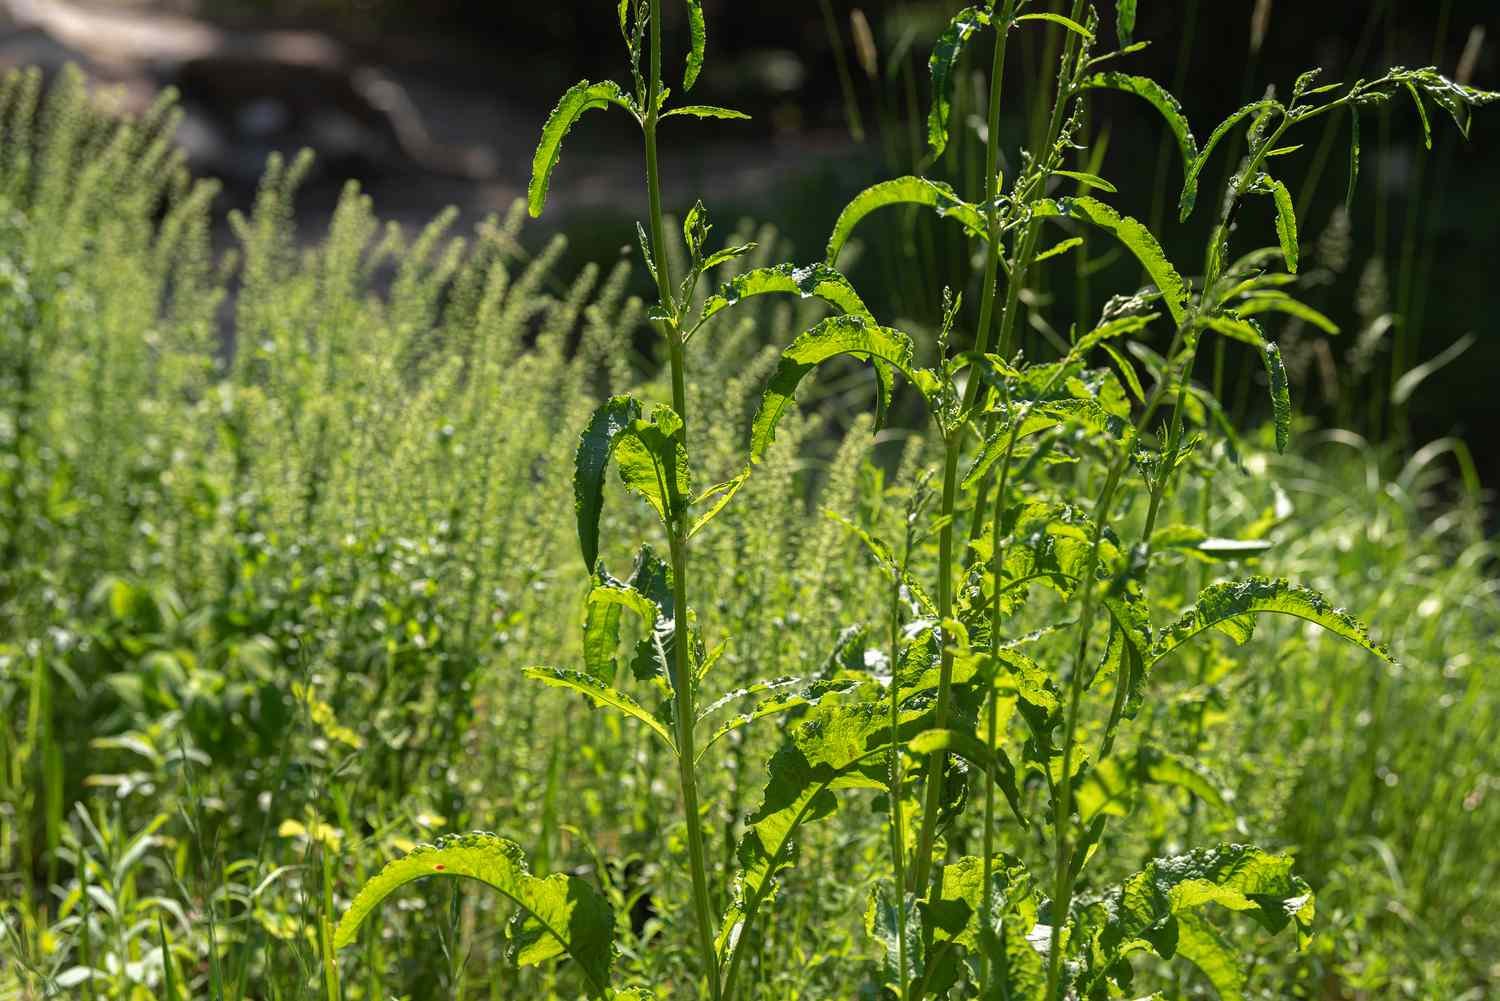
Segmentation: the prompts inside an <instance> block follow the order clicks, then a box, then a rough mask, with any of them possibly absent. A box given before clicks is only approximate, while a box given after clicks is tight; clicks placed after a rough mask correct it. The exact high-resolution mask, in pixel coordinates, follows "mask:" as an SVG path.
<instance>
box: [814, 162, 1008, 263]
mask: <svg viewBox="0 0 1500 1001" xmlns="http://www.w3.org/2000/svg"><path fill="white" fill-rule="evenodd" d="M890 205H926V206H928V207H929V208H932V209H935V210H937V214H938V216H939V217H941V218H944V219H947V218H952V219H955V220H957V221H958V222H960V223H962V224H963V226H964V228H965V229H967V230H968V231H969V233H970V234H971V235H973V236H977V237H980V238H981V239H982V238H983V237H984V234H985V229H986V222H985V218H984V214H983V213H982V212H980V211H979V208H978V207H977V206H974V205H970V204H969V203H968V202H965V201H964V200H963V199H961V198H959V197H958V195H957V194H956V193H955V192H954V190H953V189H952V188H951V187H949V186H948V185H947V184H944V183H943V182H942V181H929V180H928V179H927V178H925V177H897V178H894V179H892V180H889V181H881V182H880V183H879V184H875V185H872V186H870V187H868V188H866V189H865V190H863V191H861V192H860V193H859V194H857V195H855V196H854V198H853V199H851V200H850V202H849V204H847V205H845V206H844V210H843V211H842V212H840V213H839V217H838V219H837V221H835V222H834V224H833V233H832V235H831V236H829V238H828V252H827V254H826V255H825V258H824V259H825V260H826V261H827V262H828V264H829V266H830V267H831V266H833V265H834V264H837V263H838V258H839V252H840V251H841V250H843V249H844V244H845V243H847V242H849V235H850V234H851V233H853V232H854V227H855V226H858V225H859V223H860V221H861V220H862V219H864V217H865V216H867V215H869V214H870V213H871V212H874V211H875V210H876V209H881V208H885V207H887V206H890Z"/></svg>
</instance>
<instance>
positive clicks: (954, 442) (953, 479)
mask: <svg viewBox="0 0 1500 1001" xmlns="http://www.w3.org/2000/svg"><path fill="white" fill-rule="evenodd" d="M1014 8H1015V3H1014V0H1007V2H1006V4H1005V9H1004V12H1003V13H1002V14H1001V15H1000V16H999V18H997V19H996V21H995V32H996V37H995V54H994V59H993V62H992V64H991V66H990V106H989V134H988V135H987V136H986V137H985V145H986V148H985V174H984V198H985V211H986V213H987V223H988V230H989V234H988V236H989V241H988V245H987V247H986V253H985V261H984V292H983V297H982V298H981V300H980V305H979V329H978V332H977V334H976V337H975V350H976V351H977V352H978V353H979V354H983V353H984V352H986V351H988V350H989V346H990V327H991V326H992V322H993V317H994V309H995V285H996V281H997V279H998V278H999V269H1000V236H999V229H1000V224H999V214H1000V213H999V207H998V206H997V205H996V204H995V197H996V195H997V194H998V191H997V189H998V187H999V178H998V176H997V171H998V169H999V162H1000V97H1001V94H1002V90H1003V86H1004V83H1005V43H1006V39H1007V38H1008V36H1009V32H1010V25H1011V18H1012V16H1013V15H1014ZM978 395H979V379H978V378H977V373H971V375H970V378H969V380H968V382H967V383H966V384H965V386H964V399H963V407H962V409H961V410H960V413H961V414H962V413H967V412H968V411H969V410H970V409H972V408H973V406H974V401H975V400H976V399H977V398H978ZM962 442H963V436H962V429H961V428H960V429H954V430H952V431H949V432H945V440H944V446H945V448H944V454H943V500H942V514H941V517H942V519H943V521H942V528H941V529H940V530H939V533H938V574H939V576H938V613H939V616H940V618H941V620H943V621H946V620H948V619H950V618H952V617H953V520H954V519H953V514H954V508H955V507H956V504H957V499H958V452H959V447H960V445H961V444H962ZM941 628H942V626H941V625H940V626H939V629H940V630H941ZM952 701H953V654H952V653H950V652H949V650H948V648H947V644H946V643H945V644H944V645H943V651H942V654H941V661H940V667H939V671H938V699H937V710H936V714H935V722H934V725H935V726H936V727H937V728H938V729H943V728H944V727H946V726H947V725H948V714H949V712H950V711H951V708H952ZM946 764H947V753H946V752H944V751H935V752H933V754H932V756H931V758H930V759H929V762H928V768H927V790H926V804H925V806H924V807H923V811H922V828H921V833H920V835H919V836H918V838H917V857H916V861H915V868H914V870H913V880H912V888H913V890H914V891H915V892H916V893H917V894H919V895H920V894H921V893H922V892H923V890H924V889H925V888H926V886H927V878H928V876H929V875H930V874H931V871H932V844H933V841H934V839H935V838H936V836H937V816H938V812H939V810H940V809H941V807H942V800H943V771H944V768H945V766H946Z"/></svg>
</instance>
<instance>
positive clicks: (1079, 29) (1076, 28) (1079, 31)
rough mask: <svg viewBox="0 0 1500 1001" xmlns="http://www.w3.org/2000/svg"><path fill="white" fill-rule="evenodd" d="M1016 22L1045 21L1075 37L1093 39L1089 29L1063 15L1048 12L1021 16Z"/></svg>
mask: <svg viewBox="0 0 1500 1001" xmlns="http://www.w3.org/2000/svg"><path fill="white" fill-rule="evenodd" d="M1016 21H1017V23H1019V22H1021V21H1047V22H1050V23H1051V24H1056V25H1061V26H1062V27H1064V28H1067V29H1068V30H1069V31H1071V32H1073V33H1074V34H1075V35H1079V36H1081V37H1083V38H1088V39H1092V38H1093V37H1094V33H1093V32H1092V31H1089V29H1087V28H1085V27H1084V26H1083V25H1081V24H1079V23H1078V22H1077V21H1075V20H1073V19H1072V18H1071V17H1067V16H1065V15H1063V14H1053V13H1050V12H1049V13H1042V14H1022V15H1021V16H1019V17H1017V18H1016Z"/></svg>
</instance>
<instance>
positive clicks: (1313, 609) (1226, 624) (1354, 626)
mask: <svg viewBox="0 0 1500 1001" xmlns="http://www.w3.org/2000/svg"><path fill="white" fill-rule="evenodd" d="M1265 614H1273V615H1290V616H1292V617H1294V618H1299V619H1305V620H1306V621H1308V622H1311V623H1314V624H1315V625H1318V626H1321V627H1322V628H1324V629H1326V630H1328V631H1329V632H1331V633H1333V634H1334V635H1335V636H1340V637H1342V638H1344V639H1346V640H1348V641H1349V642H1350V643H1353V644H1354V645H1355V646H1358V647H1361V648H1362V649H1365V650H1368V651H1369V652H1371V653H1373V654H1375V655H1376V656H1377V657H1380V658H1382V659H1384V660H1387V661H1390V660H1391V654H1390V651H1389V650H1387V649H1386V648H1385V647H1384V646H1381V645H1379V644H1377V643H1375V641H1374V640H1372V639H1371V638H1370V633H1369V630H1368V629H1367V628H1366V627H1365V625H1364V623H1362V622H1360V621H1359V620H1358V619H1356V618H1354V616H1352V615H1350V614H1349V613H1348V612H1345V611H1344V610H1342V609H1340V608H1336V607H1334V606H1333V605H1332V604H1331V603H1330V602H1329V601H1328V599H1327V598H1325V597H1323V595H1321V594H1319V593H1318V592H1317V591H1314V590H1312V589H1311V588H1306V587H1301V586H1298V585H1296V584H1292V583H1291V582H1289V581H1287V580H1285V579H1283V578H1278V579H1274V580H1273V579H1271V578H1269V577H1250V578H1247V579H1245V580H1235V581H1225V582H1223V583H1219V584H1211V585H1209V586H1208V587H1206V588H1204V589H1203V590H1202V591H1200V592H1199V594H1198V601H1197V603H1196V604H1194V606H1193V607H1192V608H1190V609H1188V610H1187V611H1186V612H1184V613H1183V614H1182V616H1181V617H1180V618H1179V619H1178V620H1177V621H1176V622H1174V623H1173V624H1172V625H1170V626H1167V627H1166V628H1165V629H1163V630H1162V632H1161V636H1160V638H1158V639H1157V641H1156V645H1155V646H1154V647H1153V648H1152V650H1151V660H1152V661H1153V662H1155V661H1158V660H1161V659H1162V658H1163V657H1165V656H1167V655H1168V654H1169V653H1171V652H1172V651H1173V650H1175V649H1177V648H1178V647H1179V646H1182V645H1183V644H1184V643H1186V642H1187V641H1188V640H1190V639H1192V638H1193V637H1194V636H1197V635H1198V634H1199V633H1201V632H1203V631H1204V630H1205V629H1211V628H1213V629H1219V630H1221V631H1222V632H1224V633H1226V634H1228V635H1229V636H1230V637H1231V638H1233V639H1234V640H1235V641H1236V642H1240V643H1243V642H1245V640H1247V639H1249V638H1250V633H1251V630H1252V629H1253V624H1254V619H1253V618H1252V617H1253V616H1255V615H1265Z"/></svg>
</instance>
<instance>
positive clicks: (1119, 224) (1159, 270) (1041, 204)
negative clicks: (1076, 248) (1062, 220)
mask: <svg viewBox="0 0 1500 1001" xmlns="http://www.w3.org/2000/svg"><path fill="white" fill-rule="evenodd" d="M1032 211H1033V212H1034V213H1035V214H1036V215H1038V216H1041V217H1059V216H1068V217H1071V218H1074V219H1079V220H1082V221H1083V222H1087V223H1092V224H1093V225H1095V226H1097V227H1099V228H1100V229H1102V230H1104V231H1105V232H1107V233H1110V234H1112V235H1113V236H1114V237H1115V238H1116V239H1117V240H1119V241H1120V242H1121V243H1122V244H1124V246H1125V249H1127V250H1129V251H1130V252H1131V253H1132V254H1134V255H1135V257H1136V260H1138V261H1140V262H1141V266H1142V267H1144V268H1145V269H1146V274H1148V275H1150V276H1151V280H1152V281H1153V282H1155V283H1156V287H1157V288H1158V289H1159V290H1160V291H1161V293H1162V301H1163V302H1164V303H1165V304H1166V307H1167V312H1169V313H1171V314H1172V320H1173V322H1175V323H1176V324H1177V325H1178V326H1181V325H1182V322H1183V320H1184V319H1185V318H1186V317H1187V307H1188V301H1189V298H1190V291H1189V289H1188V284H1187V282H1185V281H1183V279H1182V276H1181V275H1179V274H1178V273H1177V269H1176V268H1174V267H1172V263H1171V261H1169V260H1167V255H1166V252H1165V251H1163V250H1162V249H1161V244H1159V243H1157V242H1156V237H1155V236H1153V235H1152V234H1151V230H1149V229H1148V228H1147V227H1146V226H1145V225H1144V224H1143V223H1141V222H1140V221H1139V220H1136V219H1132V218H1131V217H1130V216H1126V215H1121V214H1120V213H1119V212H1116V211H1115V210H1114V209H1113V208H1111V207H1110V206H1108V205H1106V204H1104V203H1103V202H1101V201H1099V200H1098V199H1095V198H1090V197H1089V196H1087V195H1081V196H1079V197H1076V198H1058V199H1056V200H1053V199H1049V198H1042V199H1038V200H1037V201H1036V202H1035V203H1034V204H1033V207H1032Z"/></svg>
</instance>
